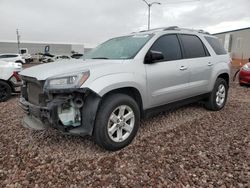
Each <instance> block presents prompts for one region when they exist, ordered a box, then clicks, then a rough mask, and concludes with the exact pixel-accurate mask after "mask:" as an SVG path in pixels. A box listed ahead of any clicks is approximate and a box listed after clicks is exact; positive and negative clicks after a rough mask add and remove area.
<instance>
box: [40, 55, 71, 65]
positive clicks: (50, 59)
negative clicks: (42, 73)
mask: <svg viewBox="0 0 250 188" xmlns="http://www.w3.org/2000/svg"><path fill="white" fill-rule="evenodd" d="M65 59H66V60H69V59H71V57H70V56H67V55H52V54H43V56H42V58H41V59H40V61H41V62H43V63H51V62H55V61H59V60H65Z"/></svg>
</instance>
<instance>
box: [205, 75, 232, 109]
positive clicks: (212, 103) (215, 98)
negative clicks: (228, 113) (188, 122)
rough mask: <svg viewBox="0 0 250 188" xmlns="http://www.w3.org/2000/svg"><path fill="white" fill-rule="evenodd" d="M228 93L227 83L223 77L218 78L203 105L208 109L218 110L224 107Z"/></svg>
mask: <svg viewBox="0 0 250 188" xmlns="http://www.w3.org/2000/svg"><path fill="white" fill-rule="evenodd" d="M227 95H228V84H227V82H226V81H225V80H224V79H223V78H218V79H217V80H216V82H215V85H214V89H213V91H212V93H211V94H210V96H209V98H208V101H207V102H206V103H205V107H206V108H207V109H208V110H212V111H219V110H221V109H222V108H224V106H225V104H226V101H227Z"/></svg>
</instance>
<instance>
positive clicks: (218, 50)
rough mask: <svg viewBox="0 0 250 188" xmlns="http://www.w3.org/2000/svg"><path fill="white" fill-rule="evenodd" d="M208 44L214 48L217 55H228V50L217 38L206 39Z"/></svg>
mask: <svg viewBox="0 0 250 188" xmlns="http://www.w3.org/2000/svg"><path fill="white" fill-rule="evenodd" d="M205 39H206V40H207V42H208V43H209V44H210V46H211V47H212V48H213V50H214V52H215V53H216V54H217V55H224V54H227V52H226V50H225V49H224V47H223V46H222V44H221V42H220V41H219V40H218V39H217V38H213V37H205Z"/></svg>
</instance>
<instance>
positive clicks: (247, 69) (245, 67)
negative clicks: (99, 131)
mask: <svg viewBox="0 0 250 188" xmlns="http://www.w3.org/2000/svg"><path fill="white" fill-rule="evenodd" d="M242 69H243V70H245V71H250V67H249V66H248V64H245V65H244V66H243V67H242Z"/></svg>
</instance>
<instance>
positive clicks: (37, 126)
mask: <svg viewBox="0 0 250 188" xmlns="http://www.w3.org/2000/svg"><path fill="white" fill-rule="evenodd" d="M81 95H83V94H82V93H81ZM85 95H86V96H85V97H84V100H83V103H82V104H81V105H79V104H78V103H77V102H76V101H75V98H74V97H72V95H65V96H62V95H60V96H59V97H56V98H54V99H52V100H50V102H48V103H47V104H46V105H45V106H38V105H34V104H31V103H30V102H28V101H27V100H26V99H25V98H23V97H21V98H20V101H19V105H20V107H21V108H22V109H23V110H24V112H25V113H26V116H25V117H24V119H23V126H24V127H27V128H30V129H34V130H44V129H46V128H48V127H52V128H56V129H58V130H60V131H61V132H63V133H64V134H74V135H80V136H86V135H90V136H91V135H92V133H93V129H94V124H95V117H96V113H97V110H98V106H99V103H100V100H101V98H100V97H99V96H98V95H96V94H95V93H92V92H89V93H88V94H85ZM72 103H74V104H72ZM73 105H74V108H77V109H78V110H76V111H77V112H79V113H76V111H74V110H70V109H71V108H72V106H73ZM64 109H66V110H64ZM71 114H74V119H72V116H71Z"/></svg>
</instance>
